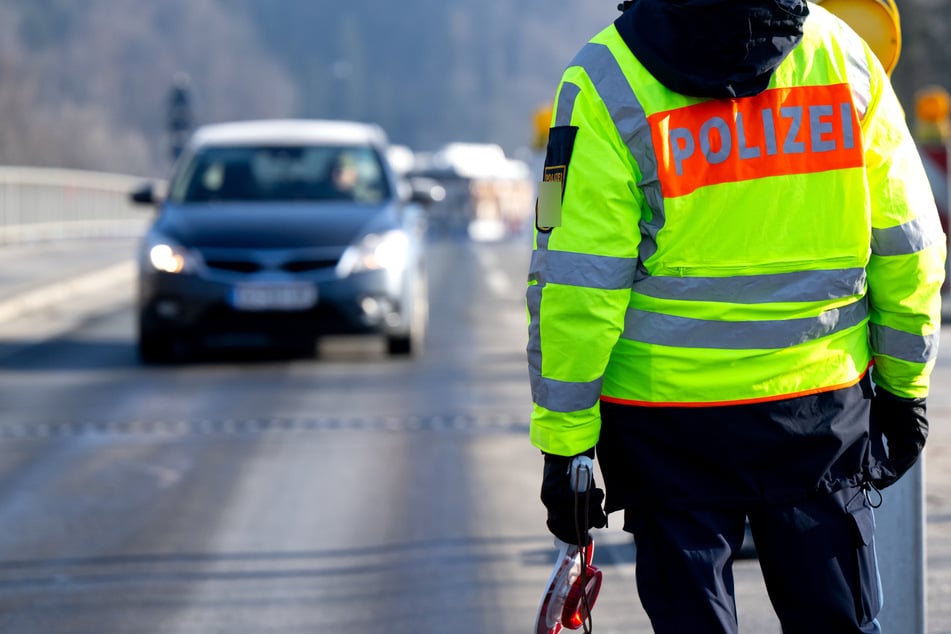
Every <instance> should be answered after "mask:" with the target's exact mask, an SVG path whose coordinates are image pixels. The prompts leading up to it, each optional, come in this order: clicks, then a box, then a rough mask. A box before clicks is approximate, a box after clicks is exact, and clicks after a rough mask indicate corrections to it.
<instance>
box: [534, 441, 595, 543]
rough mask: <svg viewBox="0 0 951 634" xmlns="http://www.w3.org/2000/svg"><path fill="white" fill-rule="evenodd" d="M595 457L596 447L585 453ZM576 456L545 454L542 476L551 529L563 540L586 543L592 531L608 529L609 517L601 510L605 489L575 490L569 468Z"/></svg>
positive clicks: (592, 484)
mask: <svg viewBox="0 0 951 634" xmlns="http://www.w3.org/2000/svg"><path fill="white" fill-rule="evenodd" d="M579 455H580V454H579ZM584 455H587V456H588V457H593V455H594V450H593V449H592V450H589V451H587V452H585V453H584ZM573 459H574V456H556V455H554V454H549V453H546V454H545V472H544V477H543V478H542V496H541V497H542V503H543V504H544V505H545V508H546V509H548V522H547V524H548V530H549V531H551V533H552V534H553V535H554V536H555V537H557V538H558V539H560V540H561V541H563V542H566V543H568V544H575V545H577V546H586V545H587V544H588V542H589V541H590V539H591V537H590V535H589V534H588V530H589V529H591V528H604V527H605V526H607V524H608V518H607V516H606V515H605V514H604V511H603V510H602V509H601V503H602V502H603V501H604V491H602V490H601V489H599V488H597V487H595V486H594V474H593V473H592V474H591V487H590V488H589V489H588V490H587V491H579V492H577V493H576V492H575V491H573V490H572V488H571V475H570V474H569V468H570V466H571V461H572V460H573Z"/></svg>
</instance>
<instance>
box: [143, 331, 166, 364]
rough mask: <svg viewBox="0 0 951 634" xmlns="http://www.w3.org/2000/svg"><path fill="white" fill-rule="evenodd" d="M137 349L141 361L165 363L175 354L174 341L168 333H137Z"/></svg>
mask: <svg viewBox="0 0 951 634" xmlns="http://www.w3.org/2000/svg"><path fill="white" fill-rule="evenodd" d="M138 351H139V360H140V361H142V363H147V364H152V363H167V362H169V361H171V360H172V359H173V358H174V356H175V341H174V339H172V338H171V337H169V336H168V335H156V334H154V333H142V334H140V335H139V346H138Z"/></svg>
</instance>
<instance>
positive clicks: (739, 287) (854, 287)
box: [633, 268, 865, 304]
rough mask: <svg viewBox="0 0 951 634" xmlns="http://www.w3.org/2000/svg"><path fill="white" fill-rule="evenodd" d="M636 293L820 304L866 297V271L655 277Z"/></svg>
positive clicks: (741, 301) (636, 285)
mask: <svg viewBox="0 0 951 634" xmlns="http://www.w3.org/2000/svg"><path fill="white" fill-rule="evenodd" d="M633 290H634V292H635V293H639V294H641V295H646V296H648V297H656V298H658V299H682V300H690V301H698V302H733V303H737V304H764V303H770V302H816V301H823V300H828V299H839V298H842V297H851V296H853V295H861V294H862V293H864V292H865V269H864V268H852V269H836V270H830V271H795V272H792V273H775V274H772V275H744V276H736V277H666V276H651V277H647V278H644V279H642V280H638V281H637V282H635V283H634V287H633Z"/></svg>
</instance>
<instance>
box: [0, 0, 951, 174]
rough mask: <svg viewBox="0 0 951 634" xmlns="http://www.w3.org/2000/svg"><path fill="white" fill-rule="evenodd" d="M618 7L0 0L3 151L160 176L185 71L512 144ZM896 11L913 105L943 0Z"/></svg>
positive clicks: (216, 91)
mask: <svg viewBox="0 0 951 634" xmlns="http://www.w3.org/2000/svg"><path fill="white" fill-rule="evenodd" d="M615 4H616V3H615V2H613V1H609V0H604V2H602V3H597V4H596V3H593V2H590V1H586V2H580V1H578V0H573V1H572V0H521V1H518V2H516V1H513V0H455V1H454V2H437V1H435V0H403V2H399V3H369V2H360V3H344V2H340V0H282V1H281V2H273V1H268V0H156V1H154V2H138V1H135V0H84V1H83V2H70V1H69V0H0V164H26V165H41V166H60V167H74V168H84V169H96V170H105V171H116V172H125V173H132V174H137V175H154V174H159V175H161V174H164V172H165V171H167V169H168V139H167V135H166V119H167V105H166V104H167V100H168V94H169V90H170V87H171V84H172V81H173V78H174V77H175V76H176V74H177V73H187V75H188V77H189V78H190V82H191V91H192V94H193V108H194V114H195V120H196V122H197V123H204V122H211V121H222V120H230V119H245V118H254V117H292V116H294V117H296V116H300V117H329V118H351V119H358V120H364V121H374V122H377V123H379V124H381V125H382V126H383V127H384V128H385V129H386V130H387V131H388V133H389V135H390V137H391V139H392V140H393V141H394V142H397V143H401V144H406V145H409V146H410V147H413V148H415V149H424V150H425V149H434V148H436V147H439V146H441V145H443V144H445V143H448V142H451V141H472V142H494V143H499V144H500V145H502V146H503V147H504V148H505V149H506V151H508V152H514V151H515V150H517V149H518V148H520V147H523V146H525V145H527V144H528V143H529V142H530V138H531V117H532V112H533V111H534V110H535V109H536V108H537V107H539V106H541V105H543V104H545V103H547V102H548V101H549V100H550V99H551V96H552V94H553V92H554V89H555V85H556V82H557V80H558V77H559V75H560V73H561V70H562V68H563V67H564V65H565V64H566V63H567V62H568V61H569V60H570V59H571V57H572V55H573V54H574V53H575V52H576V51H577V49H578V48H579V47H580V46H581V45H582V44H583V43H584V42H585V41H586V40H587V39H588V38H589V37H590V36H591V35H593V34H594V33H595V32H596V31H597V30H598V29H599V28H600V27H602V26H603V25H604V24H607V23H608V22H609V21H610V20H612V19H613V18H614V17H615V16H616V15H617V11H616V9H615ZM899 8H900V10H901V12H902V20H903V51H902V58H901V61H900V63H899V66H898V68H897V69H896V71H895V73H894V74H893V79H894V83H895V85H896V88H897V89H898V90H899V94H900V96H901V97H902V99H903V101H904V102H905V104H906V108H909V110H910V105H911V104H912V103H913V98H914V91H915V90H917V89H918V88H920V87H922V86H924V85H927V84H933V83H937V84H941V85H943V86H945V87H949V88H951V60H949V57H951V51H949V49H948V45H947V42H948V41H951V37H949V34H948V30H949V28H951V24H949V20H951V0H914V1H912V0H906V1H904V2H901V1H900V2H899Z"/></svg>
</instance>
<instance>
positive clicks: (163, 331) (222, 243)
mask: <svg viewBox="0 0 951 634" xmlns="http://www.w3.org/2000/svg"><path fill="white" fill-rule="evenodd" d="M131 198H132V200H133V201H135V202H137V203H140V204H147V205H154V206H156V207H157V210H158V214H157V217H156V218H155V221H154V223H153V224H152V226H151V228H150V229H149V231H148V233H147V235H146V236H145V238H144V240H143V242H142V245H141V251H140V254H139V279H138V282H139V288H138V302H137V309H138V351H139V355H140V358H141V359H142V360H143V361H144V362H160V361H166V360H169V359H172V358H174V357H176V356H178V355H179V354H180V352H182V351H184V350H189V349H192V348H193V347H200V346H225V347H227V346H242V347H244V346H255V347H257V346H262V345H263V346H267V347H285V348H290V349H296V350H298V351H300V352H302V353H305V354H313V353H314V351H315V345H316V343H317V340H318V338H319V337H321V336H323V335H338V334H376V335H382V336H383V337H384V338H385V341H386V345H387V351H388V353H389V354H391V355H409V354H413V353H416V352H418V351H419V350H420V347H421V346H422V343H423V338H424V333H425V327H426V322H427V318H428V299H427V285H426V280H427V275H426V265H425V259H424V239H425V219H424V215H423V210H422V208H421V206H420V205H419V204H417V203H419V202H429V199H428V198H427V197H426V195H425V193H421V192H419V191H417V192H416V193H415V194H414V193H413V192H412V191H411V190H410V188H409V187H408V186H407V185H406V183H404V182H402V181H401V180H400V179H399V178H398V177H397V175H396V174H395V173H394V171H393V169H392V168H391V166H390V164H389V162H388V160H387V138H386V135H385V133H384V131H383V130H382V129H380V128H379V127H377V126H375V125H372V124H364V123H357V122H345V121H319V120H271V121H244V122H233V123H220V124H213V125H208V126H204V127H201V128H199V129H198V130H196V131H195V133H194V134H193V135H192V137H191V139H190V141H189V143H188V145H187V147H186V148H185V150H184V153H183V154H182V157H181V159H180V160H179V161H178V162H177V163H176V168H175V170H174V174H173V175H172V178H171V180H170V182H169V185H168V194H167V196H165V197H162V196H160V195H158V194H157V191H156V189H155V187H154V185H153V184H151V183H150V184H146V185H144V186H143V187H142V188H140V189H139V190H137V191H135V192H134V193H133V194H132V196H131Z"/></svg>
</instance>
